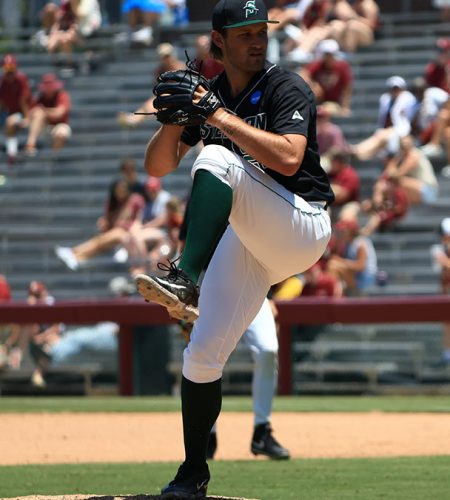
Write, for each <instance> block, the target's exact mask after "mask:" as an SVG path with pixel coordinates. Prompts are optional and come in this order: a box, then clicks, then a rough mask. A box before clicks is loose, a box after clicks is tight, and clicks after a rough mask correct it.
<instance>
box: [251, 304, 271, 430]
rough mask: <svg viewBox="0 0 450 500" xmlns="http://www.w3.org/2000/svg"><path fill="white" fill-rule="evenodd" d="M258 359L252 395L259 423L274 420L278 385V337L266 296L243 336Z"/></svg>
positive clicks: (256, 421) (255, 366)
mask: <svg viewBox="0 0 450 500" xmlns="http://www.w3.org/2000/svg"><path fill="white" fill-rule="evenodd" d="M243 340H244V342H245V343H246V344H247V346H248V347H249V348H250V350H251V352H252V356H253V361H254V363H255V365H254V369H253V382H252V396H253V414H254V420H255V425H258V424H264V423H266V422H270V417H271V414H272V401H273V396H274V394H275V390H276V386H277V375H278V339H277V331H276V325H275V319H274V317H273V313H272V309H271V307H270V304H269V301H268V300H267V299H266V300H265V301H264V303H263V305H262V307H261V309H260V310H259V312H258V314H257V315H256V317H255V319H254V320H253V321H252V322H251V324H250V326H249V327H248V328H247V330H246V332H245V333H244V336H243Z"/></svg>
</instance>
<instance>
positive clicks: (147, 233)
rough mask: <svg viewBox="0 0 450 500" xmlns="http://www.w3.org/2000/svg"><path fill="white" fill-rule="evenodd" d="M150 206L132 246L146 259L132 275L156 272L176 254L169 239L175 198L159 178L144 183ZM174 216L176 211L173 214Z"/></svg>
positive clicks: (147, 206) (134, 233)
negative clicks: (171, 205) (173, 198)
mask: <svg viewBox="0 0 450 500" xmlns="http://www.w3.org/2000/svg"><path fill="white" fill-rule="evenodd" d="M145 192H146V199H147V202H146V203H145V207H144V210H143V213H142V219H141V221H142V224H140V225H136V226H135V227H134V228H133V231H132V237H133V242H132V244H133V245H134V246H135V247H137V248H139V254H140V255H141V256H144V259H141V262H140V263H138V266H136V267H135V268H133V270H132V274H139V273H140V272H143V271H144V270H148V269H147V268H149V269H151V270H154V269H155V266H156V263H157V262H158V261H159V260H161V259H163V258H166V257H168V256H170V255H172V254H173V251H174V249H175V245H174V244H173V242H171V240H170V237H169V232H168V229H169V222H170V221H171V218H170V217H169V212H168V204H169V203H170V202H171V200H172V195H171V194H170V193H169V192H168V191H166V190H165V189H163V188H162V185H161V181H160V180H159V179H158V178H157V177H148V178H147V181H146V182H145ZM172 212H173V210H172Z"/></svg>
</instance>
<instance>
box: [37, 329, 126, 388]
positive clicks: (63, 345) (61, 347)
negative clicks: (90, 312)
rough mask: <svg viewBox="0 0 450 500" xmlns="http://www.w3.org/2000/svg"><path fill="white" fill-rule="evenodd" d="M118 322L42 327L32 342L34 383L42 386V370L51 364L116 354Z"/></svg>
mask: <svg viewBox="0 0 450 500" xmlns="http://www.w3.org/2000/svg"><path fill="white" fill-rule="evenodd" d="M118 333H119V325H118V324H117V323H112V322H106V321H105V322H102V323H97V324H96V325H92V326H83V327H77V328H70V329H64V330H60V331H58V332H52V331H44V332H42V333H40V334H38V335H36V336H35V337H34V338H33V339H32V342H31V344H30V345H31V346H32V354H33V360H34V363H35V366H36V367H35V369H34V373H33V376H32V382H33V385H35V386H38V387H45V385H46V382H45V378H44V377H45V372H46V371H47V369H48V368H49V367H52V366H64V365H68V364H73V365H76V366H79V365H81V364H82V363H83V361H84V362H86V361H85V359H86V357H89V358H90V359H92V358H93V357H94V358H97V359H98V358H100V359H102V358H105V357H106V358H110V359H115V358H116V357H117V349H118ZM83 358H84V359H83Z"/></svg>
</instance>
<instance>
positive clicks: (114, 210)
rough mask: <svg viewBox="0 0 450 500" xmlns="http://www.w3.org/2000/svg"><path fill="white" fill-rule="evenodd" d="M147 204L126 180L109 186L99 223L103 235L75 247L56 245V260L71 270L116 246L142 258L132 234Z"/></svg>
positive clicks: (120, 180)
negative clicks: (107, 198)
mask: <svg viewBox="0 0 450 500" xmlns="http://www.w3.org/2000/svg"><path fill="white" fill-rule="evenodd" d="M144 203H145V202H144V199H143V198H142V196H141V195H139V194H136V193H131V191H130V189H129V187H128V183H127V182H126V181H125V180H124V179H119V180H117V181H114V182H113V183H112V184H111V187H110V193H109V200H108V203H107V206H106V211H105V215H104V216H103V217H100V218H99V220H98V221H97V227H98V229H99V230H100V234H98V235H96V236H94V237H92V238H90V239H89V240H87V241H85V242H83V243H80V244H79V245H77V246H75V247H73V248H70V247H61V246H57V247H56V249H55V253H56V255H57V257H59V258H60V259H61V260H62V261H63V262H64V264H65V265H66V266H67V267H68V268H69V269H71V270H72V271H75V270H77V269H78V268H79V267H80V264H82V263H84V262H86V261H87V260H89V259H91V258H92V257H94V256H95V255H97V254H99V253H102V252H105V251H106V250H109V249H111V248H114V247H115V246H117V245H120V246H126V247H127V248H129V251H130V253H131V255H132V256H134V257H136V258H140V257H141V256H140V255H138V251H139V249H137V248H135V247H134V246H133V245H132V244H131V243H130V240H131V236H130V233H131V231H132V230H133V228H134V226H136V225H139V226H140V224H141V222H140V221H141V216H142V211H143V209H144Z"/></svg>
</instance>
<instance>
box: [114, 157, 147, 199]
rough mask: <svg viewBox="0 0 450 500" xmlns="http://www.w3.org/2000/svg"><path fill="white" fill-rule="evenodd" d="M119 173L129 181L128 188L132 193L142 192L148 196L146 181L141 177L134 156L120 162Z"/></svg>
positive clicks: (143, 195) (141, 193)
mask: <svg viewBox="0 0 450 500" xmlns="http://www.w3.org/2000/svg"><path fill="white" fill-rule="evenodd" d="M119 173H120V176H121V177H122V178H124V179H125V180H126V181H127V183H128V188H129V189H130V191H131V192H132V193H137V194H140V195H141V196H142V197H143V198H144V199H146V198H147V193H146V191H145V183H144V182H142V181H141V180H140V179H139V176H138V171H137V167H136V162H135V161H134V160H133V159H132V158H125V159H123V160H122V161H121V162H120V168H119Z"/></svg>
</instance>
